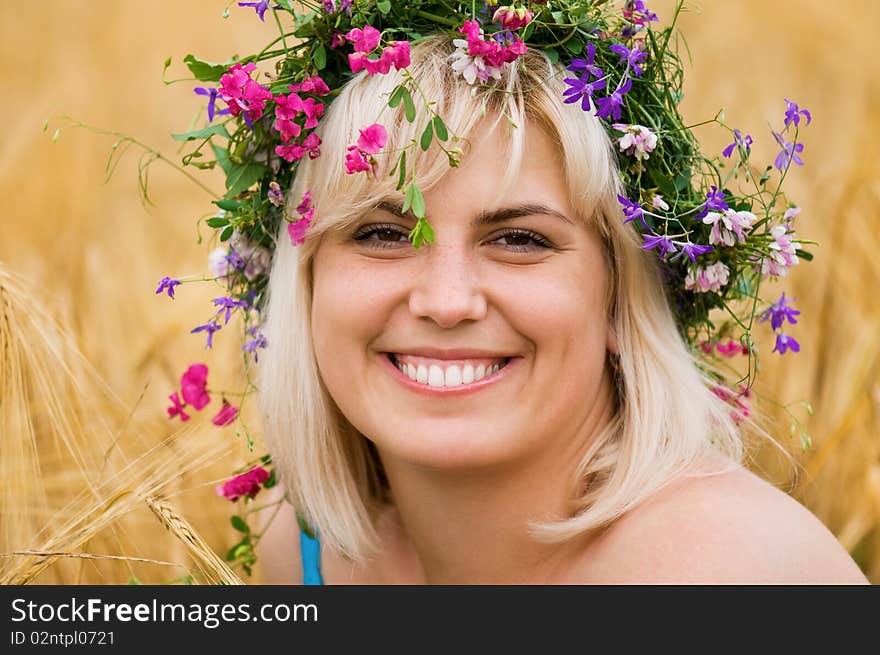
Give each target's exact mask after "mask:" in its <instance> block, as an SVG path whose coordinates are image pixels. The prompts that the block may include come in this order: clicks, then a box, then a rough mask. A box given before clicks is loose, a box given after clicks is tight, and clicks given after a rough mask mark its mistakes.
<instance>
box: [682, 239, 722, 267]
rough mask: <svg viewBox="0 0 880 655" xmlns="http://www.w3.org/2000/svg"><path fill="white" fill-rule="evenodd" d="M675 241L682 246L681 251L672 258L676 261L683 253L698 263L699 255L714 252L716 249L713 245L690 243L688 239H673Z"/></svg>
mask: <svg viewBox="0 0 880 655" xmlns="http://www.w3.org/2000/svg"><path fill="white" fill-rule="evenodd" d="M673 243H674V244H675V245H677V246H679V247H680V248H681V252H680V253H678V254H677V255H675V256H674V257H673V258H672V261H675V260H676V259H678V258H679V257H681V256H682V255H686V256H687V258H688V259H690V260H691V261H692V262H693V263H694V264H696V263H697V257H699V256H700V255H705V254H706V253H707V252H712V251H713V250H714V248H713V247H712V246H701V245H699V244H697V243H690V242H687V241H673Z"/></svg>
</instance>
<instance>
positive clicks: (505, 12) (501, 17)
mask: <svg viewBox="0 0 880 655" xmlns="http://www.w3.org/2000/svg"><path fill="white" fill-rule="evenodd" d="M534 17H535V14H534V12H532V11H530V10H528V9H526V8H525V7H516V8H515V9H514V8H513V7H511V6H509V5H505V6H501V7H498V9H496V10H495V13H494V14H493V15H492V21H493V22H495V23H500V24H501V25H502V26H503V27H504V29H508V30H518V29H520V28H521V27H525V26H526V25H528V24H529V23H531V22H532V19H533V18H534Z"/></svg>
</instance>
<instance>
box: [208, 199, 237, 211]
mask: <svg viewBox="0 0 880 655" xmlns="http://www.w3.org/2000/svg"><path fill="white" fill-rule="evenodd" d="M211 202H213V203H214V204H215V205H217V206H218V207H219V208H220V209H225V210H226V211H229V212H231V211H235V210H236V209H238V208H239V207H241V201H240V200H212V201H211Z"/></svg>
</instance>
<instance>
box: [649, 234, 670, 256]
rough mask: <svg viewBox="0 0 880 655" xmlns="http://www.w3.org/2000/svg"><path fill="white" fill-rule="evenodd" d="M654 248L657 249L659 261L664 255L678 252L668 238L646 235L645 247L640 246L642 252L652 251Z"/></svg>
mask: <svg viewBox="0 0 880 655" xmlns="http://www.w3.org/2000/svg"><path fill="white" fill-rule="evenodd" d="M654 248H659V250H660V252H659V255H660V258H661V259H663V258H664V257H666V253H670V252H678V249H677V248H676V247H675V243H674V242H673V241H672V239H670V238H669V237H662V236H659V235H657V234H646V235H645V245H643V246H642V250H652V249H654Z"/></svg>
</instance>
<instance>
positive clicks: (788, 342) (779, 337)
mask: <svg viewBox="0 0 880 655" xmlns="http://www.w3.org/2000/svg"><path fill="white" fill-rule="evenodd" d="M789 349H790V350H791V351H792V352H795V353H798V352H800V351H801V344H799V343H798V342H797V341H796V340H795V338H794V337H790V336H788V335H787V334H782V332H777V333H776V345H775V346H773V350H772V351H771V352H774V353H775V352H778V353H779V354H780V355H784V354H785V353H786V352H787V351H788V350H789Z"/></svg>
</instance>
